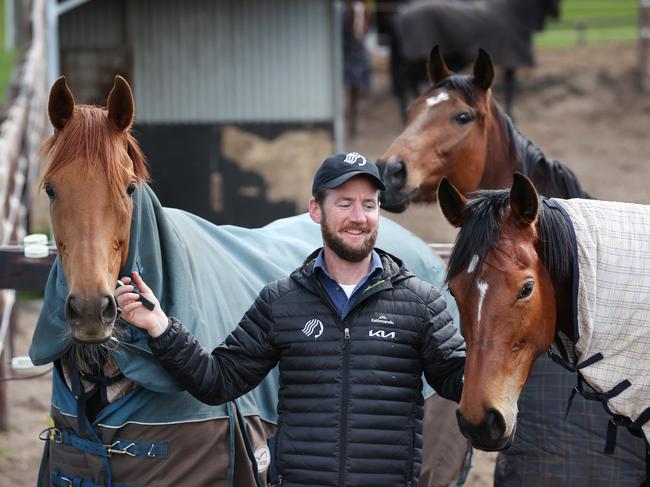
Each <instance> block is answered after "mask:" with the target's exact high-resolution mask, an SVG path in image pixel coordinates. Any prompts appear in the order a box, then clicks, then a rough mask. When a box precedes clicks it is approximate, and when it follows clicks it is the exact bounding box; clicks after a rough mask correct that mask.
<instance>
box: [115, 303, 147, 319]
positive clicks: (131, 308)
mask: <svg viewBox="0 0 650 487" xmlns="http://www.w3.org/2000/svg"><path fill="white" fill-rule="evenodd" d="M141 306H142V303H141V302H140V301H135V302H133V303H129V304H127V305H126V306H120V308H122V316H127V317H128V315H129V313H131V311H134V310H136V309H138V308H140V307H141ZM127 321H128V320H127Z"/></svg>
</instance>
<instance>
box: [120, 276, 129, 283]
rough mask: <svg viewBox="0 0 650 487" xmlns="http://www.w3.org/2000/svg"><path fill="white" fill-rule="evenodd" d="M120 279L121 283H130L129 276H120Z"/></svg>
mask: <svg viewBox="0 0 650 487" xmlns="http://www.w3.org/2000/svg"><path fill="white" fill-rule="evenodd" d="M120 281H122V284H131V278H130V277H129V276H124V277H121V278H120Z"/></svg>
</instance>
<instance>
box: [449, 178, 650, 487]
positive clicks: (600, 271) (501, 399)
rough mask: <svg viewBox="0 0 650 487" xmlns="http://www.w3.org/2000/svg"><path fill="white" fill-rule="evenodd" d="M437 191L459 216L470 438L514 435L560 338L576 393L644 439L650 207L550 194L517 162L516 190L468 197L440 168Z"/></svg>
mask: <svg viewBox="0 0 650 487" xmlns="http://www.w3.org/2000/svg"><path fill="white" fill-rule="evenodd" d="M438 200H439V203H440V207H441V209H442V212H443V214H444V215H445V217H446V218H447V220H448V221H449V222H450V223H451V224H452V225H454V226H456V227H460V233H459V235H458V238H457V240H456V243H455V245H454V249H453V251H452V254H451V257H450V260H449V265H448V274H447V280H448V285H449V290H450V292H451V293H452V294H453V295H454V297H455V299H456V303H457V304H458V308H459V311H460V316H461V327H462V331H463V335H464V336H465V340H466V341H467V363H466V366H465V387H464V391H463V395H462V398H461V402H460V406H459V409H458V412H457V416H458V424H459V427H460V429H461V431H462V432H463V434H465V435H466V436H467V437H469V438H470V439H471V441H472V444H473V446H475V447H477V448H480V449H483V450H501V449H504V448H507V447H508V446H509V445H510V443H511V442H512V439H513V437H514V433H515V428H516V422H517V400H518V398H519V395H520V393H521V391H522V389H523V387H524V384H525V383H526V380H527V379H528V376H529V374H530V371H531V368H532V366H533V362H534V361H535V359H536V358H537V357H539V356H540V355H542V354H543V353H545V352H547V351H549V352H550V347H551V345H552V344H553V342H554V339H555V343H556V345H557V347H558V349H559V350H560V351H561V352H562V357H559V356H558V357H556V358H557V360H558V361H561V362H563V363H565V365H566V366H567V367H568V368H570V369H573V370H574V371H577V372H578V374H579V377H580V380H579V382H578V386H577V390H578V392H581V393H583V395H585V397H587V398H591V399H595V400H599V401H600V402H602V404H603V405H604V406H605V409H606V410H607V411H608V412H610V414H612V415H613V419H612V420H611V423H612V425H614V424H622V425H624V426H627V427H628V428H629V429H630V431H632V432H633V433H635V434H636V435H638V436H642V437H643V436H645V439H646V446H647V439H648V438H649V437H650V423H646V421H647V420H648V418H650V395H649V394H648V392H649V391H650V361H648V360H647V357H646V354H647V350H648V344H650V332H648V329H649V328H648V321H649V320H650V303H648V298H647V296H648V295H647V293H648V290H650V278H649V277H648V275H649V274H648V272H647V271H646V269H645V265H644V264H643V262H646V261H648V254H649V252H648V247H647V237H646V236H645V235H644V234H645V231H644V229H646V228H647V227H648V225H650V207H648V206H643V205H634V204H629V203H615V202H599V201H594V200H581V199H576V200H553V199H548V200H546V199H545V200H544V201H543V203H542V202H541V201H540V198H539V195H538V193H537V191H536V189H535V187H534V185H533V183H532V182H531V181H530V180H529V179H528V178H526V177H525V176H523V175H521V174H519V173H515V175H514V176H513V184H512V187H511V188H510V190H507V189H506V190H492V191H479V192H478V193H477V194H476V196H474V197H472V198H471V199H469V200H467V199H466V198H465V196H463V195H462V193H461V192H460V191H459V190H458V189H456V188H455V187H454V186H453V185H452V184H451V183H450V182H449V181H448V180H447V179H443V180H442V182H441V184H440V187H439V188H438ZM585 385H588V387H589V390H587V389H586V388H585V387H584V386H585ZM610 446H611V445H610ZM633 485H638V482H637V483H636V484H633Z"/></svg>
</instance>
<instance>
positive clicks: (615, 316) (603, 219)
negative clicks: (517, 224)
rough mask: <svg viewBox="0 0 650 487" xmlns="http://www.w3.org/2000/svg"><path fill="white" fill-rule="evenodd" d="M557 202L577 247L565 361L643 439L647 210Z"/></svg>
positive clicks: (647, 427) (648, 427) (649, 290)
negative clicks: (635, 427) (570, 340)
mask: <svg viewBox="0 0 650 487" xmlns="http://www.w3.org/2000/svg"><path fill="white" fill-rule="evenodd" d="M558 202H559V203H560V205H561V207H562V208H563V209H564V210H565V211H566V213H567V214H568V216H569V219H570V222H571V224H572V226H573V230H574V232H575V242H576V248H577V264H578V269H577V271H578V272H577V280H578V282H577V293H576V296H575V300H576V309H577V313H576V323H574V325H575V329H574V333H576V343H575V346H572V345H571V344H568V343H566V344H565V345H566V347H565V348H566V350H567V352H568V354H569V359H570V360H571V361H572V362H573V363H575V364H576V366H577V368H578V370H579V373H580V375H581V376H582V377H583V378H584V380H585V381H586V382H587V384H588V385H589V386H591V387H592V388H593V389H595V390H596V391H597V392H598V393H600V394H601V399H603V400H605V401H606V405H607V407H608V408H609V410H610V411H611V412H612V413H614V414H616V415H620V416H623V417H626V418H629V419H630V420H631V421H632V422H637V425H638V426H640V427H641V428H642V430H643V433H644V435H645V438H646V440H647V441H648V440H650V423H647V422H645V424H643V423H644V421H645V420H646V418H647V417H648V415H650V359H649V358H648V350H650V206H646V205H638V204H632V203H617V202H606V201H593V200H558ZM575 278H576V276H574V279H575ZM574 288H575V286H574ZM574 290H575V289H574ZM572 355H574V356H572Z"/></svg>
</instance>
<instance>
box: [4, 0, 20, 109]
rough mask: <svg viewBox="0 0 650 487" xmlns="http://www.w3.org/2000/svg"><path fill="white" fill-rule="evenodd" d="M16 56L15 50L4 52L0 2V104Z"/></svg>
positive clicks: (9, 79)
mask: <svg viewBox="0 0 650 487" xmlns="http://www.w3.org/2000/svg"><path fill="white" fill-rule="evenodd" d="M17 55H18V52H17V51H16V50H13V51H9V52H7V51H5V2H4V0H0V103H2V102H3V101H4V99H5V95H6V92H7V86H8V85H9V82H10V81H11V68H12V67H13V65H14V61H15V60H16V56H17Z"/></svg>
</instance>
